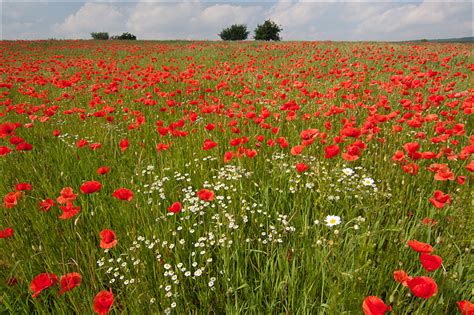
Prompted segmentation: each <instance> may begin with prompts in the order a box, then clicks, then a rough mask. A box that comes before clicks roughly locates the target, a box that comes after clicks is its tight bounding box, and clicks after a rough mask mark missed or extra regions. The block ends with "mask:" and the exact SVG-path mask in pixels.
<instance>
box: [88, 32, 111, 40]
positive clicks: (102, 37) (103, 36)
mask: <svg viewBox="0 0 474 315" xmlns="http://www.w3.org/2000/svg"><path fill="white" fill-rule="evenodd" d="M91 37H92V39H96V40H107V39H109V33H107V32H92V33H91Z"/></svg>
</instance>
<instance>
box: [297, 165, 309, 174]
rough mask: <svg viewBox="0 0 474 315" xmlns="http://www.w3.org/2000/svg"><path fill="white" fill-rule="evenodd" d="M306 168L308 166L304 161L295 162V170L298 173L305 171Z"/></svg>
mask: <svg viewBox="0 0 474 315" xmlns="http://www.w3.org/2000/svg"><path fill="white" fill-rule="evenodd" d="M308 168H309V166H308V165H306V164H304V163H297V164H296V170H297V171H298V173H303V172H304V171H306V170H307V169H308Z"/></svg>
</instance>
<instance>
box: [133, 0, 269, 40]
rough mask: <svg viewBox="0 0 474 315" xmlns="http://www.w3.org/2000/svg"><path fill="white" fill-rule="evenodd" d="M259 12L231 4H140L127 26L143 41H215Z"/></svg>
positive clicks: (252, 18)
mask: <svg viewBox="0 0 474 315" xmlns="http://www.w3.org/2000/svg"><path fill="white" fill-rule="evenodd" d="M261 11H262V8H261V7H259V6H240V5H230V4H213V5H209V4H203V3H199V2H179V3H139V4H137V6H136V7H135V8H134V9H133V11H132V13H131V15H130V17H129V18H128V21H127V26H128V28H129V29H130V31H131V32H134V33H136V34H137V36H138V37H139V38H142V39H177V38H181V39H218V37H217V33H219V32H220V31H221V29H222V28H223V27H225V26H228V25H230V24H234V23H239V24H241V23H243V24H248V23H252V22H254V20H255V18H256V17H258V16H259V15H260V12H261Z"/></svg>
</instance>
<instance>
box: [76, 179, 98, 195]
mask: <svg viewBox="0 0 474 315" xmlns="http://www.w3.org/2000/svg"><path fill="white" fill-rule="evenodd" d="M101 188H102V184H101V183H99V182H98V181H95V180H93V181H90V182H84V183H83V184H82V185H81V188H80V190H81V191H82V193H84V194H92V193H95V192H98V191H99V190H100V189H101Z"/></svg>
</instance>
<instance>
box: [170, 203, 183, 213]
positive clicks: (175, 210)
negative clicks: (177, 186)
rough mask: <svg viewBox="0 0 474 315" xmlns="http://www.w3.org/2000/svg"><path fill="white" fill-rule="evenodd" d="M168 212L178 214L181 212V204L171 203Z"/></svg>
mask: <svg viewBox="0 0 474 315" xmlns="http://www.w3.org/2000/svg"><path fill="white" fill-rule="evenodd" d="M168 212H171V213H179V212H181V202H179V201H176V202H175V203H173V204H172V205H171V206H170V207H169V208H168Z"/></svg>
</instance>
